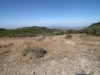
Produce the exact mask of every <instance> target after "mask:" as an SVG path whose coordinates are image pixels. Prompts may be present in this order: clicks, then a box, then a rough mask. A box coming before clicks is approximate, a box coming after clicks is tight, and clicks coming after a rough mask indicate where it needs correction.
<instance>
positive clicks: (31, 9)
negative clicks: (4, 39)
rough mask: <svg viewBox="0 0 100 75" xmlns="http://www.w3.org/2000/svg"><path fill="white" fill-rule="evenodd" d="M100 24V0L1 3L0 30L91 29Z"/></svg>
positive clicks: (2, 1)
mask: <svg viewBox="0 0 100 75" xmlns="http://www.w3.org/2000/svg"><path fill="white" fill-rule="evenodd" d="M99 21H100V0H0V28H17V27H26V26H34V25H38V26H53V25H55V26H87V25H90V24H92V23H94V22H99Z"/></svg>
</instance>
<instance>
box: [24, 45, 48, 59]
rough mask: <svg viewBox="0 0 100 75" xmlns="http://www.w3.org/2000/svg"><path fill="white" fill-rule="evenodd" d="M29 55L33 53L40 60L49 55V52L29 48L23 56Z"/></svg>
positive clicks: (38, 48)
mask: <svg viewBox="0 0 100 75" xmlns="http://www.w3.org/2000/svg"><path fill="white" fill-rule="evenodd" d="M28 53H32V54H33V55H35V57H36V58H40V57H43V56H44V55H45V54H46V53H47V51H46V50H45V49H43V48H40V47H33V48H30V47H28V48H26V49H25V50H24V51H22V54H23V56H26V55H27V54H28Z"/></svg>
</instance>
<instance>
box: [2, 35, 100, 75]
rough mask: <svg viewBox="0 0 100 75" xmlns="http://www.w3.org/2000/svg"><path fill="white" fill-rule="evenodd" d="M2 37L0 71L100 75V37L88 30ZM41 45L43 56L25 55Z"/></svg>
mask: <svg viewBox="0 0 100 75" xmlns="http://www.w3.org/2000/svg"><path fill="white" fill-rule="evenodd" d="M65 36H66V35H58V36H46V37H44V36H39V37H27V38H19V37H16V38H0V75H100V37H94V36H88V35H85V34H72V38H71V39H65ZM28 47H41V48H44V49H45V50H46V51H47V54H45V56H44V57H41V58H36V57H34V56H32V54H28V55H27V56H23V55H22V51H23V50H24V49H26V48H28Z"/></svg>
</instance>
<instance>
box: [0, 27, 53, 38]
mask: <svg viewBox="0 0 100 75" xmlns="http://www.w3.org/2000/svg"><path fill="white" fill-rule="evenodd" d="M51 33H53V30H52V29H49V28H46V27H37V26H34V27H24V28H18V29H13V30H8V29H3V28H1V29H0V37H34V36H37V35H46V34H51Z"/></svg>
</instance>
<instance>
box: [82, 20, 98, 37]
mask: <svg viewBox="0 0 100 75" xmlns="http://www.w3.org/2000/svg"><path fill="white" fill-rule="evenodd" d="M81 32H84V33H87V34H88V35H94V36H100V22H98V23H93V24H92V25H90V26H89V27H86V28H84V29H82V30H81Z"/></svg>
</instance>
